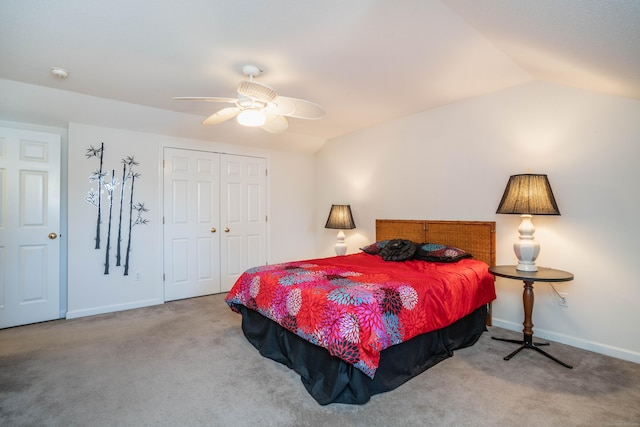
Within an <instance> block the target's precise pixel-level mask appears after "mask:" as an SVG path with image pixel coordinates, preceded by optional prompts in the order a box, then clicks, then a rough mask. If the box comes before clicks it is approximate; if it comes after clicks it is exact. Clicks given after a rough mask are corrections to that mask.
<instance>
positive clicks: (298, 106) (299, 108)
mask: <svg viewBox="0 0 640 427" xmlns="http://www.w3.org/2000/svg"><path fill="white" fill-rule="evenodd" d="M269 110H270V111H271V112H273V113H276V114H280V115H282V116H287V117H295V118H297V119H307V120H318V119H321V118H323V117H324V109H323V108H322V107H321V106H319V105H318V104H316V103H314V102H311V101H305V100H304V99H297V98H289V97H288V96H278V97H277V98H275V99H274V100H273V101H271V102H270V103H269Z"/></svg>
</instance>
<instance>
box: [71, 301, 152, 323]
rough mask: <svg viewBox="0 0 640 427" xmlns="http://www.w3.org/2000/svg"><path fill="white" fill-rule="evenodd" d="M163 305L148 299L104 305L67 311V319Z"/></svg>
mask: <svg viewBox="0 0 640 427" xmlns="http://www.w3.org/2000/svg"><path fill="white" fill-rule="evenodd" d="M158 304H164V301H163V300H161V299H149V300H142V301H134V302H130V303H126V304H115V305H105V306H102V307H93V308H86V309H81V310H72V311H67V315H66V318H67V319H76V318H78V317H86V316H94V315H96V314H105V313H113V312H115V311H124V310H131V309H134V308H142V307H149V306H151V305H158Z"/></svg>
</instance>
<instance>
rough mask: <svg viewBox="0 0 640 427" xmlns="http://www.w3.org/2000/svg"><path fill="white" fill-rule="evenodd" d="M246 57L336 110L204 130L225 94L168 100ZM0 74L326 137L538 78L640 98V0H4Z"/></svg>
mask: <svg viewBox="0 0 640 427" xmlns="http://www.w3.org/2000/svg"><path fill="white" fill-rule="evenodd" d="M245 64H256V65H258V66H260V67H261V68H262V69H263V70H264V73H263V74H262V75H261V76H260V77H259V78H258V79H259V81H260V82H262V83H265V84H267V85H270V86H272V87H274V88H275V89H276V90H277V91H278V92H279V94H281V95H285V96H290V97H296V98H303V99H308V100H311V101H313V102H316V103H319V104H321V105H322V106H323V107H324V108H325V110H326V113H327V114H326V116H325V118H323V119H321V120H317V121H307V120H300V119H291V120H290V127H289V130H288V131H287V132H286V134H287V135H285V134H278V135H272V134H268V133H266V132H264V131H262V130H260V129H249V130H247V129H246V128H244V129H240V126H239V125H238V124H237V123H235V121H233V120H232V121H229V122H225V123H223V124H220V125H217V126H214V127H208V128H204V129H200V128H202V125H200V121H201V120H202V119H203V118H204V117H206V116H208V115H210V114H211V113H213V112H214V111H215V110H217V109H219V108H222V107H224V106H225V105H224V104H212V103H195V102H185V101H173V100H172V99H171V98H172V97H175V96H222V97H235V88H236V86H237V84H238V83H239V82H240V80H242V79H243V76H242V74H241V68H242V66H243V65H245ZM52 66H58V67H63V68H66V69H68V70H70V76H69V78H68V79H66V80H60V79H56V78H55V77H53V76H52V75H51V74H50V73H49V68H50V67H52ZM0 78H2V79H6V80H14V81H19V82H24V83H30V84H35V85H40V86H47V87H52V88H57V89H62V90H65V91H71V92H77V93H81V94H86V95H92V96H96V97H101V98H108V99H114V100H119V101H125V102H129V103H133V104H139V105H144V106H150V107H155V108H159V109H164V110H173V111H178V112H182V113H188V114H192V115H193V116H189V117H191V118H192V121H193V124H192V125H193V127H194V129H195V128H196V127H198V130H197V132H199V133H198V135H199V136H204V137H206V138H209V139H212V140H218V141H221V140H222V141H229V142H232V143H233V142H237V143H243V144H249V145H251V144H262V146H265V147H269V146H271V145H273V146H278V141H279V140H282V141H284V140H286V141H288V143H295V140H296V137H297V138H298V139H304V138H311V139H313V140H314V141H317V142H318V144H321V143H322V141H324V140H326V139H329V138H332V137H336V136H339V135H343V134H347V133H349V132H353V131H355V130H358V129H361V128H364V127H367V126H371V125H374V124H376V123H381V122H385V121H388V120H391V119H394V118H398V117H402V116H406V115H409V114H413V113H417V112H420V111H425V110H428V109H431V108H436V107H439V106H442V105H445V104H448V103H451V102H455V101H458V100H461V99H465V98H470V97H474V96H478V95H482V94H486V93H489V92H493V91H496V90H501V89H504V88H507V87H511V86H514V85H518V84H521V83H524V82H528V81H531V80H543V81H548V82H554V83H559V84H565V85H570V86H575V87H580V88H584V89H588V90H594V91H599V92H604V93H609V94H614V95H619V96H624V97H629V98H634V99H640V1H638V0H581V1H577V0H535V1H532V0H483V1H478V0H398V1H389V0H317V1H314V0H307V1H299V0H298V1H296V0H268V1H267V0H262V1H260V0H187V1H185V0H135V1H132V0H109V1H105V0H83V1H69V0H2V2H0ZM42 114H44V115H46V113H41V117H42ZM0 115H1V116H5V117H4V118H8V119H20V117H11V111H10V108H8V109H7V108H3V109H1V110H0ZM1 116H0V117H1ZM67 119H68V120H75V119H74V118H73V117H71V118H69V117H67ZM60 125H63V124H60ZM105 125H108V123H105ZM184 136H190V134H189V132H185V135H184Z"/></svg>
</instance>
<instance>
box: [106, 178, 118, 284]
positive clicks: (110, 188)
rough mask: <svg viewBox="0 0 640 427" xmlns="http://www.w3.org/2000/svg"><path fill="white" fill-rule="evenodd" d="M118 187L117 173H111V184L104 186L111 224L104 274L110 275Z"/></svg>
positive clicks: (108, 227)
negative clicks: (115, 192) (114, 199)
mask: <svg viewBox="0 0 640 427" xmlns="http://www.w3.org/2000/svg"><path fill="white" fill-rule="evenodd" d="M117 187H118V180H117V178H116V171H115V170H112V171H111V182H107V183H106V184H105V185H104V189H105V190H107V199H108V200H109V222H108V225H107V248H106V250H105V256H104V274H109V253H110V252H111V223H112V220H113V192H114V191H115V189H116V188H117Z"/></svg>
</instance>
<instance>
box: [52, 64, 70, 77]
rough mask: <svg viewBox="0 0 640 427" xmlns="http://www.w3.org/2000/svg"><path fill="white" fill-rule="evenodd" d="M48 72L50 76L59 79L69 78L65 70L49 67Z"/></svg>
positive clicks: (67, 71)
mask: <svg viewBox="0 0 640 427" xmlns="http://www.w3.org/2000/svg"><path fill="white" fill-rule="evenodd" d="M49 70H50V71H51V74H53V75H54V76H55V77H57V78H59V79H66V78H67V77H69V70H65V69H64V68H60V67H51V68H50V69H49Z"/></svg>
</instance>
